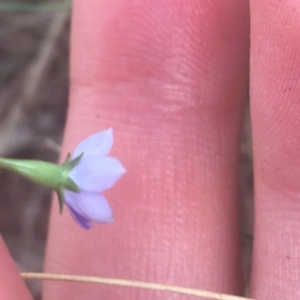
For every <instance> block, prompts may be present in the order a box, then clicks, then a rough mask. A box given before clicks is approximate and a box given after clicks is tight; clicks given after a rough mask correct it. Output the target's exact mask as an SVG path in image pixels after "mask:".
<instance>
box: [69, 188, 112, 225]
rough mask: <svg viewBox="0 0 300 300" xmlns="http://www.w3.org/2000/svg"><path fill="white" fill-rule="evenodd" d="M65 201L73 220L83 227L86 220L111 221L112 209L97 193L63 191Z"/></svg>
mask: <svg viewBox="0 0 300 300" xmlns="http://www.w3.org/2000/svg"><path fill="white" fill-rule="evenodd" d="M64 196H65V202H66V204H67V205H68V207H69V208H71V209H70V211H71V212H72V213H73V214H72V215H73V217H74V218H75V220H76V221H77V222H78V223H80V224H81V225H82V226H83V227H84V224H87V222H86V221H87V220H91V221H94V222H97V223H109V222H112V221H113V217H112V211H111V208H110V206H109V204H108V202H107V200H106V199H105V198H104V197H103V196H102V195H100V194H98V193H91V192H85V191H81V192H79V193H75V192H71V191H65V192H64Z"/></svg>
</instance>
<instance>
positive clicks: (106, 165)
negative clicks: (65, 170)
mask: <svg viewBox="0 0 300 300" xmlns="http://www.w3.org/2000/svg"><path fill="white" fill-rule="evenodd" d="M125 172H126V170H125V169H124V167H123V166H122V164H121V162H120V161H119V160H117V159H116V158H114V157H109V156H106V157H99V156H96V157H95V156H89V155H85V154H84V155H83V156H82V158H81V160H80V162H79V164H78V165H77V166H76V167H75V168H74V169H73V170H71V171H70V173H69V176H70V178H71V179H72V180H73V181H74V182H75V183H76V184H77V185H78V186H79V188H80V189H82V190H85V191H90V192H102V191H104V190H106V189H108V188H110V187H112V186H113V185H114V184H115V183H116V182H117V181H118V179H119V178H120V177H121V176H122V175H123V174H124V173H125Z"/></svg>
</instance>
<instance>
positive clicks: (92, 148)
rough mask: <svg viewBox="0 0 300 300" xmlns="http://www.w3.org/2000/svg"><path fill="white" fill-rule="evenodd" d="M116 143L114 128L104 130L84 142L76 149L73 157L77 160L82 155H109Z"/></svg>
mask: <svg viewBox="0 0 300 300" xmlns="http://www.w3.org/2000/svg"><path fill="white" fill-rule="evenodd" d="M113 143H114V137H113V131H112V128H109V129H107V130H102V131H100V132H98V133H96V134H94V135H92V136H90V137H88V138H87V139H85V140H83V141H82V142H81V143H80V144H79V145H78V146H77V147H76V149H75V151H74V153H73V155H72V157H73V158H76V157H77V156H79V155H80V154H81V153H83V152H84V154H86V155H89V154H92V155H93V154H96V155H103V156H104V155H107V154H108V153H109V151H110V149H111V148H112V145H113Z"/></svg>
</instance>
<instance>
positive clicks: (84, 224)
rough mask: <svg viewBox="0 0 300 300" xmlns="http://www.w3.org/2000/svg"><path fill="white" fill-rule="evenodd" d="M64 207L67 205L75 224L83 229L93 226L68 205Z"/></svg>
mask: <svg viewBox="0 0 300 300" xmlns="http://www.w3.org/2000/svg"><path fill="white" fill-rule="evenodd" d="M66 205H67V207H68V209H69V211H70V213H71V215H72V217H73V218H74V220H75V221H76V222H77V223H79V224H80V225H81V226H82V227H83V228H85V229H90V228H91V227H92V226H93V224H92V222H91V221H90V220H89V219H87V218H85V217H83V216H81V215H80V214H78V213H77V212H76V211H75V210H74V209H73V208H72V207H71V206H70V205H68V204H66Z"/></svg>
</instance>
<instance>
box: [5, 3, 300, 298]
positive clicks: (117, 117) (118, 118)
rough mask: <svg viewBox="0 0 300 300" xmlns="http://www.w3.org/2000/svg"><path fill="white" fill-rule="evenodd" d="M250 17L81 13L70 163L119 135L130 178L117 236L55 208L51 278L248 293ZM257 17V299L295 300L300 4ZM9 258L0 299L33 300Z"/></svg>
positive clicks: (132, 292) (118, 7) (92, 6)
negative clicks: (244, 172) (90, 141)
mask: <svg viewBox="0 0 300 300" xmlns="http://www.w3.org/2000/svg"><path fill="white" fill-rule="evenodd" d="M248 5H249V4H248V3H247V1H243V0H227V1H219V0H214V1H198V0H189V1H188V0H187V1H179V0H165V1H161V0H151V1H150V0H144V1H133V0H129V1H128V0H114V1H107V0H106V1H104V0H102V1H101V0H86V1H81V0H76V1H75V3H74V10H73V12H74V17H73V33H72V51H71V53H72V55H71V98H70V110H69V118H68V123H67V128H66V135H65V141H64V146H63V153H62V157H64V156H65V155H66V153H67V152H68V151H70V149H74V148H75V146H76V145H77V144H78V142H79V141H80V140H82V139H83V138H85V137H86V136H88V135H89V134H92V133H94V132H96V131H99V130H101V129H105V128H108V127H110V126H112V127H113V128H114V134H115V143H114V147H113V150H112V155H113V156H115V157H118V159H120V161H121V162H122V163H123V164H124V166H125V168H126V169H127V173H126V174H125V175H124V176H123V177H122V179H121V180H120V181H119V182H118V183H117V184H116V185H115V186H114V187H113V188H112V189H110V190H108V191H107V192H105V195H107V198H108V199H109V201H110V204H111V206H112V208H113V211H114V218H115V220H116V221H115V222H114V223H112V224H109V225H106V226H101V225H96V226H94V228H93V229H91V230H90V231H86V230H83V229H82V228H80V227H79V226H78V224H76V223H75V222H74V221H73V220H72V217H71V216H70V215H69V213H68V212H66V213H64V215H63V217H61V216H60V215H59V213H58V205H57V201H54V205H53V210H52V215H51V222H50V233H49V242H48V249H47V258H46V267H45V271H46V272H54V273H68V274H80V275H83V274H84V275H95V276H105V277H118V278H125V279H135V280H142V281H151V282H160V283H166V284H176V285H182V286H187V287H193V288H200V289H207V290H211V291H216V292H223V293H230V294H241V293H242V282H241V267H240V262H239V253H240V247H239V239H238V238H239V236H238V235H239V229H238V225H239V221H238V219H239V200H238V180H239V177H238V176H239V174H238V167H239V144H240V132H241V124H242V117H243V107H244V98H245V97H246V95H247V81H248V78H249V69H248V61H249V30H250V29H249V26H250V25H249V7H248ZM250 9H251V26H252V27H251V53H250V56H251V60H250V74H251V80H250V94H251V114H252V123H253V140H254V156H255V164H254V168H255V190H256V192H255V201H256V211H255V214H256V217H255V218H256V219H255V243H254V257H253V273H252V279H251V296H252V297H253V298H256V299H264V300H269V299H270V300H271V299H272V300H277V299H278V300H279V299H280V300H282V299H285V300H294V299H295V300H296V299H299V295H300V285H299V272H300V256H299V249H300V230H299V225H298V224H299V222H300V184H299V178H300V167H299V166H300V161H299V160H300V159H299V153H300V133H299V132H300V117H299V116H300V101H299V95H300V80H299V78H300V59H299V57H300V55H299V51H300V50H299V49H300V48H299V46H298V43H299V32H300V18H299V11H300V3H299V2H298V1H291V0H285V1H277V0H276V1H275V0H252V1H251V7H250ZM0 246H1V247H0V255H1V259H2V260H3V263H2V264H1V268H0V280H2V281H0V282H1V283H2V285H3V287H2V286H1V288H0V298H1V299H2V298H3V299H21V298H22V299H30V297H29V296H27V298H26V290H25V288H24V286H23V285H22V282H21V279H20V277H19V276H18V274H17V272H16V270H15V268H14V267H13V266H12V264H11V262H10V261H9V258H8V254H7V252H6V250H5V248H4V246H3V244H0ZM4 262H5V263H4ZM4 274H5V275H7V276H9V277H10V278H11V280H14V281H13V282H15V285H12V284H7V280H6V277H5V275H4ZM1 283H0V284H1ZM44 287H45V289H44V299H46V300H52V299H58V300H59V299H74V300H79V299H85V298H88V299H90V300H96V299H99V297H101V298H103V299H151V300H152V299H153V300H155V299H162V297H163V296H164V297H166V294H165V293H164V294H162V293H155V292H149V291H144V290H136V289H129V288H121V287H111V286H102V285H95V284H78V283H58V282H51V283H50V282H47V283H46V284H45V285H44ZM4 293H6V295H7V294H9V295H11V298H9V297H6V298H4V296H3V297H2V295H3V294H4ZM167 298H168V299H179V297H178V296H176V295H174V294H168V295H167ZM180 299H188V298H187V297H182V296H180Z"/></svg>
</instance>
